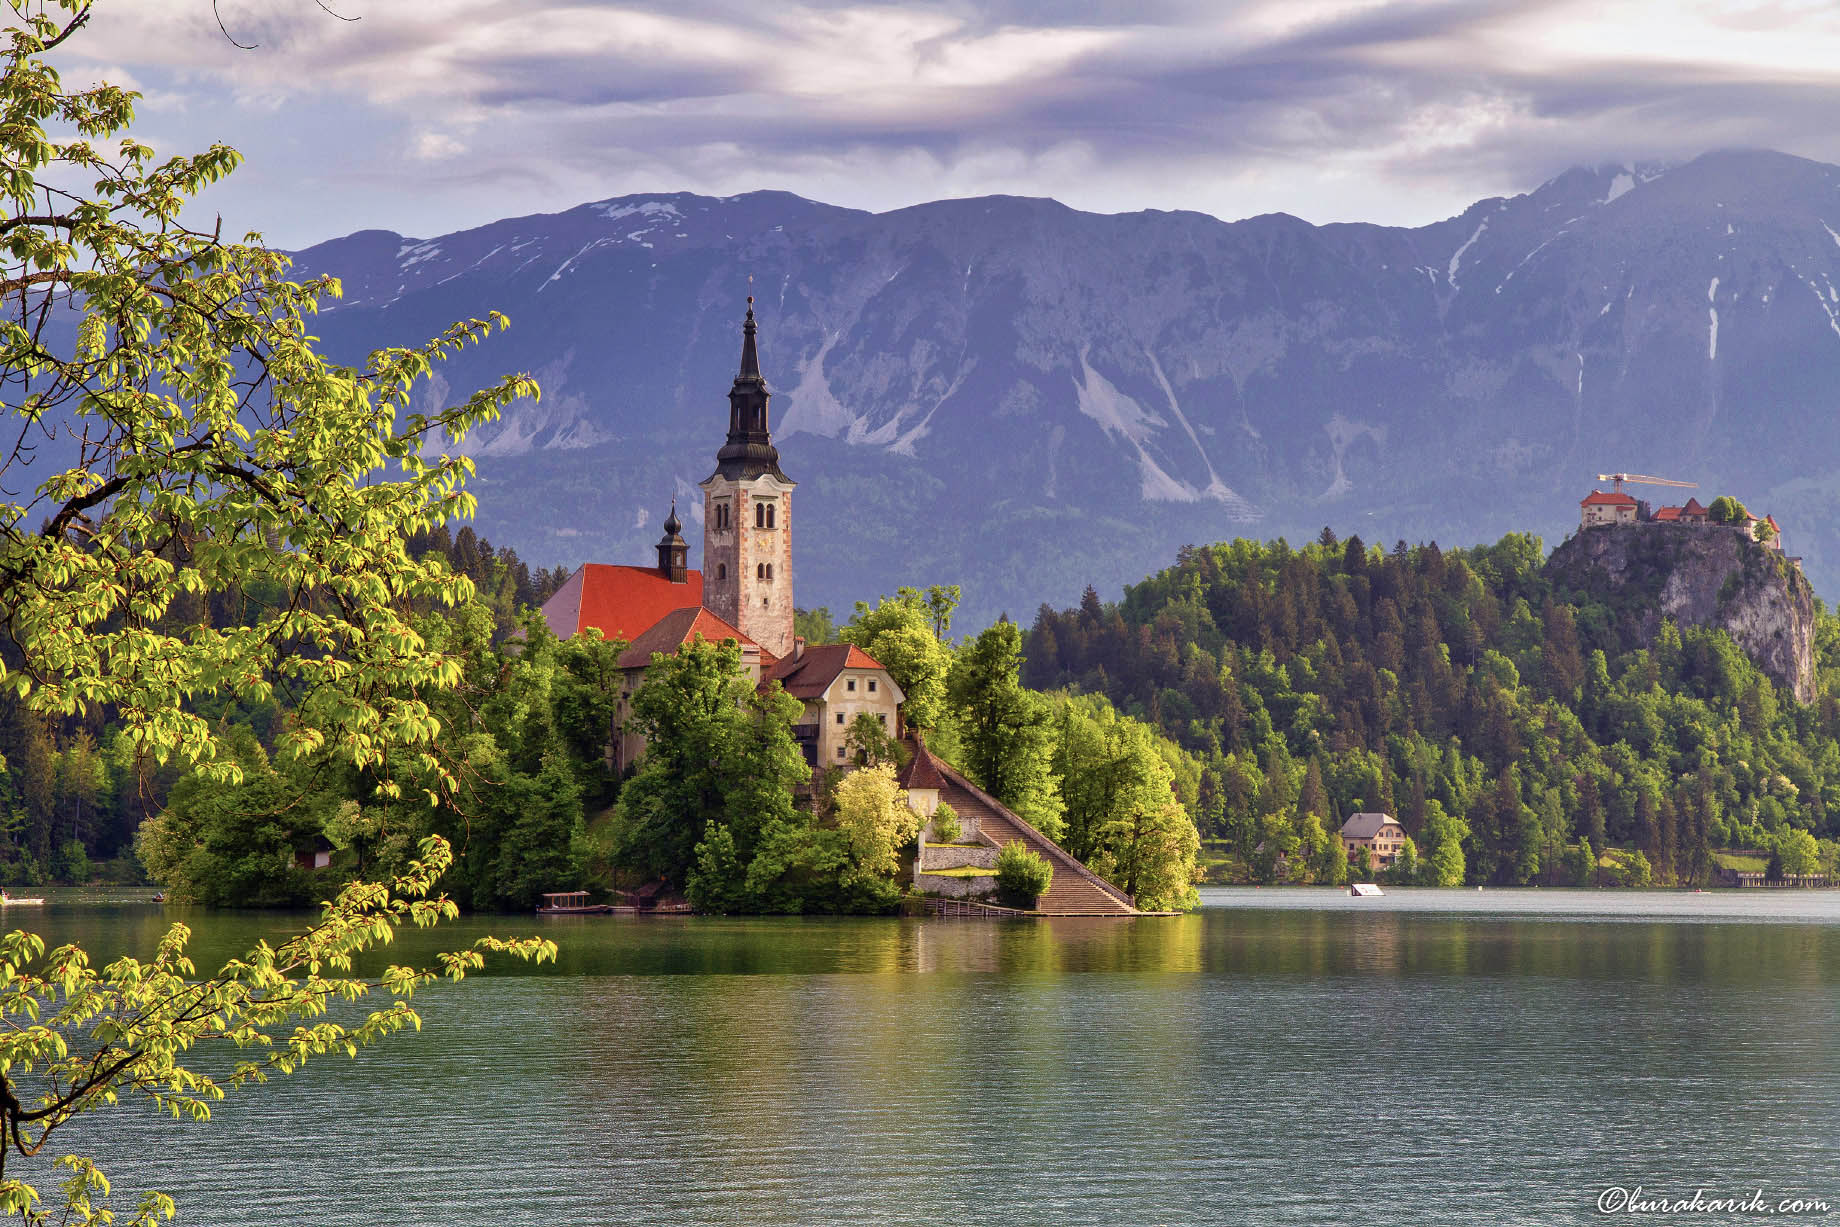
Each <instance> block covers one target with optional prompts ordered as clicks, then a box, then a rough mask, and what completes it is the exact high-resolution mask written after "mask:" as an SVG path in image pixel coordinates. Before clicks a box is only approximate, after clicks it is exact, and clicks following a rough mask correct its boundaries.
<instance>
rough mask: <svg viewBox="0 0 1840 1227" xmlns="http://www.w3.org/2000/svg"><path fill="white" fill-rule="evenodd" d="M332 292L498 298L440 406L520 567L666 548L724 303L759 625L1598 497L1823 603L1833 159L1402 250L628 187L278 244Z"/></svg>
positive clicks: (1339, 236)
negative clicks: (772, 575) (425, 230)
mask: <svg viewBox="0 0 1840 1227" xmlns="http://www.w3.org/2000/svg"><path fill="white" fill-rule="evenodd" d="M296 265H297V269H298V270H299V271H300V272H301V273H303V274H320V273H331V274H335V275H337V276H338V277H340V278H341V279H342V281H343V285H344V297H343V299H342V300H341V301H339V302H338V303H337V304H336V305H335V306H333V308H332V309H331V310H329V311H326V312H325V313H323V314H322V315H321V316H320V318H319V320H318V331H319V333H320V335H321V338H322V341H323V343H324V345H325V347H326V348H327V349H328V350H329V351H330V352H332V353H334V354H336V355H338V356H341V357H344V358H347V359H357V358H359V357H361V356H362V355H363V354H364V353H365V352H367V351H368V350H370V349H371V348H374V347H377V346H381V345H392V344H407V343H413V342H415V341H417V340H420V339H424V338H426V337H429V336H433V335H435V334H436V333H437V332H439V331H440V329H441V328H442V327H444V326H445V325H447V324H448V323H450V322H452V321H453V320H455V319H457V318H462V317H468V316H474V315H480V314H483V313H484V312H486V311H488V310H494V309H496V310H499V311H503V312H504V313H506V314H507V315H508V316H509V317H510V318H511V320H512V324H513V326H512V328H511V329H510V330H509V331H508V332H506V333H504V334H502V336H500V337H498V338H495V339H494V340H493V341H492V342H491V343H489V344H488V345H485V346H482V347H479V348H476V349H471V350H468V351H466V352H465V353H464V354H463V355H462V356H461V357H459V358H458V359H456V360H455V361H453V362H450V363H448V364H446V365H445V366H444V367H443V368H442V374H441V377H440V379H438V380H437V381H436V382H435V383H434V384H433V385H432V387H431V388H430V389H429V391H428V395H429V396H431V397H451V396H455V395H458V394H459V393H460V392H463V391H466V390H470V388H471V387H473V386H477V385H479V384H482V383H485V382H489V381H491V380H492V379H494V378H496V376H498V375H499V374H501V373H503V372H506V371H511V370H527V371H530V372H531V373H533V374H535V375H536V376H537V378H538V380H539V382H540V383H541V385H542V387H543V390H544V395H543V397H542V400H541V401H540V402H523V403H520V404H518V405H517V406H515V407H514V408H513V409H512V410H511V411H510V412H509V413H507V414H506V415H505V417H504V419H503V420H502V421H501V422H499V423H497V424H496V425H495V426H493V427H492V428H490V429H488V430H485V431H483V432H481V433H480V434H479V435H478V436H477V437H476V438H474V439H473V440H471V441H470V442H469V444H468V446H469V447H470V448H471V449H472V451H473V452H474V454H475V456H476V458H477V463H478V466H479V475H478V478H477V479H476V481H475V483H474V485H473V487H472V488H473V489H474V491H475V493H477V495H478V496H479V500H480V509H479V516H478V524H477V527H478V530H479V531H480V532H481V533H482V534H483V535H484V536H486V537H487V538H488V539H489V540H490V541H491V542H492V543H493V544H494V545H510V546H513V547H514V548H516V549H517V551H518V553H519V554H520V555H522V556H523V557H525V558H526V559H527V560H529V561H530V562H532V563H541V564H544V565H552V564H558V563H559V564H564V565H568V566H571V567H572V566H573V565H574V564H576V563H578V562H585V561H607V562H643V561H645V560H646V559H647V558H649V557H650V554H651V550H650V547H651V545H652V544H653V542H654V541H655V540H656V539H657V537H658V535H659V531H660V530H659V527H658V526H659V524H660V523H661V522H662V520H663V519H664V517H665V513H666V510H667V508H668V507H669V505H670V502H671V500H672V499H673V497H675V498H676V499H677V500H678V504H679V511H680V512H682V513H687V514H686V515H685V520H686V524H687V526H688V527H687V530H686V534H685V535H686V537H688V538H689V539H690V540H691V542H692V547H693V554H692V565H696V557H695V552H696V551H697V550H700V545H701V541H700V537H701V533H700V517H701V506H700V502H699V496H698V492H697V490H696V483H697V482H699V481H701V480H702V479H703V478H704V477H705V476H707V475H708V473H709V471H710V470H711V469H712V468H713V465H714V455H715V451H716V448H717V447H719V446H720V444H721V442H722V438H723V434H724V432H725V430H726V425H727V403H726V393H727V391H728V387H729V383H730V381H731V379H732V377H733V375H734V372H735V367H736V362H737V359H738V356H739V351H740V332H739V326H740V321H741V316H742V314H743V311H744V310H745V304H744V302H743V300H744V299H745V297H746V296H747V295H748V294H749V293H750V292H751V293H753V294H754V295H755V297H756V299H757V306H756V310H757V313H758V316H759V320H760V353H761V362H762V366H763V369H764V370H765V372H766V374H767V378H768V380H769V382H770V384H771V386H772V387H773V389H774V393H775V395H774V401H773V420H774V434H775V440H776V442H777V443H778V445H779V448H780V452H781V457H782V466H783V467H784V469H785V471H786V472H787V474H788V475H789V476H791V477H792V478H793V479H794V480H796V481H798V482H799V483H800V489H799V492H798V494H797V495H795V504H794V505H795V509H796V510H795V529H794V531H795V532H796V533H797V534H798V535H797V537H796V538H795V540H796V552H795V558H796V566H797V576H796V582H797V584H798V590H797V593H798V601H799V604H801V605H804V606H816V605H829V606H831V607H832V608H833V609H834V610H835V611H837V612H838V613H839V614H840V615H841V614H844V613H847V611H848V608H849V606H850V604H851V602H853V601H855V600H857V599H863V598H873V597H874V596H875V595H876V594H878V593H882V592H888V591H892V589H893V588H894V587H895V586H896V585H897V584H903V583H913V584H928V583H959V584H962V585H963V586H964V589H965V601H964V605H963V607H962V609H963V616H962V618H961V629H974V628H975V627H976V626H977V625H981V624H983V623H985V622H988V621H990V620H993V619H994V618H995V617H996V616H997V615H998V614H999V612H1003V611H1007V612H1009V613H1010V614H1011V615H1012V616H1015V617H1018V618H1020V619H1022V620H1023V621H1025V622H1026V621H1028V620H1029V619H1031V618H1032V617H1033V611H1034V608H1035V606H1036V605H1037V604H1038V603H1041V602H1049V603H1053V604H1056V605H1066V604H1069V603H1071V602H1073V601H1074V600H1076V599H1077V598H1078V596H1079V594H1080V591H1081V589H1082V588H1083V587H1084V586H1085V585H1087V584H1088V583H1091V584H1093V585H1095V586H1096V587H1098V588H1099V590H1100V592H1101V593H1102V594H1103V595H1106V596H1112V595H1115V594H1116V592H1117V590H1118V588H1119V587H1120V586H1121V585H1122V584H1124V583H1127V582H1130V581H1132V580H1135V579H1138V578H1141V577H1142V576H1144V575H1145V574H1147V573H1149V572H1151V571H1154V570H1156V569H1158V568H1160V567H1162V566H1164V565H1166V564H1167V563H1169V562H1170V561H1171V560H1172V559H1173V557H1174V555H1175V552H1176V551H1177V550H1178V549H1179V547H1180V546H1182V545H1183V544H1185V543H1201V542H1207V541H1214V540H1220V539H1223V538H1228V537H1233V536H1257V537H1262V538H1271V537H1276V536H1280V535H1283V536H1286V537H1288V538H1289V539H1290V540H1292V541H1294V542H1298V541H1302V540H1305V539H1308V538H1312V537H1314V536H1315V535H1316V533H1317V532H1318V530H1319V529H1320V528H1321V527H1322V526H1324V525H1329V526H1331V527H1333V528H1334V529H1335V531H1336V532H1337V533H1338V534H1340V535H1341V536H1344V537H1346V536H1348V535H1351V534H1358V535H1360V536H1361V537H1362V538H1363V539H1364V540H1366V541H1368V542H1370V543H1375V542H1377V543H1380V544H1383V545H1388V546H1390V545H1391V544H1392V543H1393V542H1394V541H1395V540H1399V539H1404V540H1408V541H1420V540H1436V541H1438V542H1439V543H1440V544H1444V545H1465V544H1471V543H1475V542H1479V541H1489V540H1494V539H1495V538H1497V537H1499V536H1500V535H1501V534H1502V533H1504V532H1509V531H1528V532H1535V533H1539V534H1541V535H1543V536H1544V537H1545V538H1546V540H1547V543H1548V545H1552V544H1556V543H1557V542H1558V541H1559V540H1560V539H1562V538H1563V537H1564V536H1565V535H1566V534H1567V533H1569V532H1570V531H1571V530H1572V529H1573V528H1574V527H1575V526H1576V523H1577V514H1578V500H1579V499H1580V498H1581V497H1582V496H1583V495H1584V494H1586V493H1588V492H1589V491H1590V490H1591V488H1592V487H1593V486H1594V485H1600V484H1603V483H1600V482H1598V481H1597V480H1596V478H1597V475H1598V474H1599V473H1609V472H1613V471H1624V472H1636V473H1648V474H1658V475H1661V476H1665V477H1669V478H1673V479H1677V480H1684V481H1692V482H1696V483H1698V487H1697V490H1696V491H1686V490H1679V489H1670V488H1661V487H1655V488H1645V487H1637V488H1632V490H1631V493H1634V494H1636V495H1637V496H1638V497H1647V498H1652V499H1654V500H1655V501H1656V502H1658V503H1659V502H1677V501H1681V496H1684V495H1685V494H1688V493H1697V494H1698V496H1699V497H1700V498H1701V500H1702V501H1703V502H1710V501H1711V499H1712V497H1713V496H1715V495H1717V494H1724V493H1728V494H1732V495H1735V496H1737V497H1738V498H1740V499H1741V500H1743V501H1744V502H1745V503H1746V504H1748V505H1749V506H1750V507H1751V508H1752V509H1754V510H1755V511H1757V513H1758V514H1764V513H1766V512H1770V513H1774V514H1775V516H1776V519H1777V521H1778V522H1779V523H1780V524H1781V525H1782V529H1783V534H1784V541H1785V545H1786V547H1787V552H1788V553H1790V554H1792V555H1799V556H1801V557H1803V558H1804V560H1805V566H1806V570H1807V573H1808V575H1809V578H1810V579H1811V580H1812V581H1813V583H1814V587H1815V589H1816V591H1817V592H1827V591H1832V590H1833V589H1834V588H1835V586H1836V584H1837V583H1840V527H1837V525H1840V516H1837V515H1836V512H1837V511H1840V425H1837V424H1836V421H1835V416H1834V407H1835V405H1836V401H1837V400H1840V397H1837V395H1836V392H1835V389H1836V388H1837V387H1840V168H1837V167H1834V166H1829V165H1825V164H1821V163H1816V162H1810V161H1805V160H1802V159H1798V158H1793V157H1789V156H1786V155H1782V154H1776V153H1768V152H1726V153H1714V154H1708V155H1706V156H1704V157H1701V158H1698V159H1696V160H1694V161H1692V162H1689V163H1686V164H1683V165H1676V166H1661V165H1644V164H1639V163H1636V164H1628V165H1607V166H1600V167H1596V168H1578V169H1574V170H1571V171H1568V172H1566V173H1565V174H1562V175H1560V176H1558V177H1557V178H1555V179H1552V180H1551V181H1549V182H1547V183H1545V184H1543V185H1541V186H1540V187H1538V188H1537V189H1535V190H1534V191H1531V192H1529V193H1527V194H1526V195H1522V196H1515V197H1512V198H1505V199H1503V198H1495V199H1489V200H1482V201H1478V202H1477V203H1476V204H1474V205H1472V206H1470V207H1469V208H1468V209H1466V210H1465V211H1464V212H1463V213H1462V214H1461V215H1459V216H1457V217H1453V218H1450V219H1448V220H1445V221H1440V222H1437V223H1435V224H1432V225H1428V226H1421V227H1416V228H1400V227H1388V226H1375V225H1361V224H1336V225H1325V226H1314V225H1310V224H1308V223H1306V222H1304V221H1301V220H1299V219H1298V218H1295V217H1291V216H1287V215H1283V214H1275V215H1267V216H1261V217H1253V218H1248V219H1246V220H1243V221H1237V222H1224V221H1221V220H1218V219H1216V218H1213V217H1210V216H1206V215H1203V214H1200V213H1188V212H1155V211H1151V212H1141V213H1131V214H1120V215H1099V214H1092V213H1082V212H1079V211H1076V210H1074V209H1070V208H1067V207H1065V206H1063V205H1060V204H1058V203H1056V202H1054V201H1051V200H1040V199H1025V198H1017V197H984V198H976V199H957V200H940V201H935V202H932V203H929V204H923V205H917V206H914V207H912V208H907V209H900V210H895V211H892V212H887V213H875V214H871V213H865V212H860V211H856V210H851V209H844V208H838V207H834V206H830V205H825V204H820V203H816V202H813V201H809V200H805V199H802V198H799V197H797V196H793V195H789V194H786V193H782V192H771V191H762V192H753V193H749V194H746V195H741V196H732V197H725V198H712V197H705V196H694V195H685V194H675V195H669V194H667V195H646V196H627V197H621V198H618V199H614V200H606V201H600V202H596V203H593V204H586V205H581V206H579V207H577V208H573V209H569V210H568V211H566V212H562V213H547V214H546V213H533V214H531V215H529V216H525V217H518V218H511V219H506V220H503V221H498V222H493V223H491V224H489V225H486V226H481V227H479V228H477V229H473V230H467V231H463V232H460V233H456V234H449V235H442V236H440V237H437V238H430V239H418V238H409V237H404V236H401V235H397V234H393V233H388V232H383V231H363V232H360V233H356V234H352V235H348V236H346V237H344V238H339V239H334V240H331V241H329V242H326V243H322V244H319V245H318V246H315V247H312V248H310V249H308V250H306V251H303V252H299V253H297V254H296Z"/></svg>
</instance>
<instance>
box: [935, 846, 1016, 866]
mask: <svg viewBox="0 0 1840 1227" xmlns="http://www.w3.org/2000/svg"><path fill="white" fill-rule="evenodd" d="M920 864H921V867H922V869H923V870H926V869H963V868H965V867H966V866H976V867H977V868H979V869H995V868H996V867H997V850H996V849H995V848H993V847H991V846H990V845H989V844H978V845H975V846H969V845H959V844H926V845H924V846H922V847H921V849H920Z"/></svg>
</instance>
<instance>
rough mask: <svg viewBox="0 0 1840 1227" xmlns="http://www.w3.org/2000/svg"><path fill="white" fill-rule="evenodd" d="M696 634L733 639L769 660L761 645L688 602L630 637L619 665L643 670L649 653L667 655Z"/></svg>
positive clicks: (718, 639) (718, 640) (713, 640)
mask: <svg viewBox="0 0 1840 1227" xmlns="http://www.w3.org/2000/svg"><path fill="white" fill-rule="evenodd" d="M698 636H701V637H702V638H703V639H705V640H707V641H708V642H710V643H721V642H722V641H723V640H724V639H733V640H734V641H735V642H737V643H739V644H740V645H741V646H742V647H744V648H756V649H758V650H759V651H760V653H761V655H762V657H763V658H764V660H763V663H764V661H765V660H771V659H772V657H771V655H770V654H768V653H767V651H766V649H765V648H761V647H760V646H759V645H758V644H756V643H755V642H754V641H753V640H752V639H749V638H748V637H747V636H746V635H744V634H742V633H741V632H740V631H738V630H736V629H735V628H734V627H732V626H730V625H729V624H728V623H727V622H725V621H723V620H722V619H721V618H718V617H716V615H714V614H712V613H710V612H709V611H708V610H707V609H704V608H703V607H702V606H701V605H690V606H687V607H685V608H683V609H673V610H672V611H671V612H670V613H668V614H666V615H665V616H664V617H662V618H660V619H658V621H657V622H655V623H653V624H652V625H651V626H650V627H648V628H647V629H646V630H645V632H644V633H643V634H641V635H640V636H639V637H638V638H637V639H634V640H633V641H632V646H631V647H629V648H627V649H626V650H625V651H624V652H622V653H620V668H622V669H643V668H645V667H646V666H647V665H649V664H651V663H652V654H653V653H655V652H662V653H664V654H665V655H667V656H668V655H670V654H671V653H673V652H675V651H677V649H679V648H681V647H683V646H684V645H685V644H686V643H689V642H690V641H691V640H693V639H695V638H697V637H698Z"/></svg>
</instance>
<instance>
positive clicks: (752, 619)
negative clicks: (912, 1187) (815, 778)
mask: <svg viewBox="0 0 1840 1227" xmlns="http://www.w3.org/2000/svg"><path fill="white" fill-rule="evenodd" d="M755 336H756V326H755V323H754V300H753V299H752V298H749V299H748V312H747V319H746V322H745V323H744V324H743V326H742V345H741V373H740V374H739V375H738V376H736V378H735V384H734V387H733V389H732V390H731V391H730V392H729V394H728V400H729V421H728V440H727V442H726V443H724V444H723V446H722V449H721V450H720V451H719V452H717V453H716V471H715V472H714V473H713V474H711V475H710V476H709V478H708V479H706V480H705V481H704V482H703V483H702V486H701V489H702V491H703V559H704V569H703V570H700V571H699V570H693V569H692V568H691V567H690V566H689V565H688V556H689V551H690V547H689V544H688V543H687V542H686V541H685V540H684V538H683V536H682V535H681V534H682V531H683V524H682V523H681V522H680V521H679V520H678V518H677V505H676V504H675V503H673V504H672V506H671V513H670V515H669V517H668V518H666V520H665V522H664V537H663V538H662V539H661V540H660V541H659V542H658V547H657V548H658V560H657V562H656V564H655V565H653V566H649V567H639V566H622V565H615V564H609V563H598V562H591V563H586V564H584V565H583V566H581V567H578V568H577V569H576V571H575V574H573V575H571V576H570V577H569V578H568V582H566V583H565V584H563V586H562V587H561V588H559V589H558V590H557V591H556V594H555V595H554V596H552V597H551V598H550V599H549V600H548V601H546V602H544V605H543V611H542V612H543V617H544V619H545V621H547V622H548V623H549V627H550V629H551V630H552V631H554V632H555V633H556V635H557V636H558V637H560V638H563V639H567V638H569V637H570V636H572V635H577V634H580V633H581V632H583V631H586V630H589V629H593V630H597V631H599V632H600V633H601V635H602V637H604V638H606V639H613V640H621V641H624V642H625V643H626V644H627V647H626V649H625V651H624V652H622V653H621V655H620V659H619V667H620V670H621V672H622V673H623V674H624V675H625V676H624V680H623V682H622V686H621V690H622V696H623V697H622V701H621V704H620V709H619V713H618V715H617V716H616V720H617V721H618V723H619V725H620V728H619V729H618V730H614V733H615V735H614V736H613V745H612V755H613V763H614V767H615V769H616V770H623V769H625V768H626V767H629V766H631V765H632V764H633V763H634V762H636V761H637V760H638V758H639V757H640V756H641V755H642V754H644V752H645V740H644V738H642V737H640V736H639V735H638V734H636V733H632V732H628V731H626V727H625V726H626V723H627V718H628V716H629V715H630V710H629V708H628V706H627V703H626V699H625V697H626V696H630V695H631V694H632V693H633V691H635V690H636V689H638V686H639V684H640V682H641V681H642V680H643V679H644V673H645V670H646V669H647V668H648V667H649V666H650V665H651V663H652V661H653V659H654V657H655V656H657V655H658V654H661V653H662V654H670V653H675V652H676V651H678V650H679V649H680V648H682V647H683V646H684V645H686V644H689V643H693V642H695V641H696V640H698V639H703V640H706V641H708V642H710V643H720V642H723V641H724V640H733V641H734V642H735V643H737V644H738V645H739V646H740V648H741V663H742V667H743V668H744V669H746V670H747V673H748V676H749V677H751V678H752V679H754V681H755V683H756V684H757V685H759V686H762V687H766V686H771V685H775V684H777V685H779V686H781V687H783V688H784V689H785V691H786V693H787V694H790V695H791V696H792V697H793V698H796V699H798V700H799V701H800V702H801V703H803V704H804V708H803V710H802V711H801V713H800V715H799V717H798V718H797V719H796V720H795V721H794V723H793V733H794V735H795V736H796V737H797V738H798V740H799V743H800V745H801V747H802V748H803V749H804V752H805V759H806V761H807V762H808V763H810V764H811V765H812V766H814V767H817V766H843V767H848V766H849V750H848V747H847V746H846V745H845V741H846V738H847V736H848V733H849V728H850V725H851V723H852V722H853V721H855V720H856V719H857V718H858V717H859V716H867V717H869V718H870V719H872V720H874V721H875V722H876V723H878V724H879V725H880V726H881V727H882V728H884V729H886V730H887V732H888V735H889V736H890V737H899V736H900V735H901V732H902V729H901V727H900V706H901V703H902V701H903V700H904V699H905V698H906V697H907V696H906V695H904V694H903V693H902V692H901V688H900V687H899V686H897V685H896V684H895V681H894V678H893V677H891V676H890V675H889V673H888V670H887V669H885V668H883V667H882V666H881V664H880V663H878V662H877V661H876V660H875V659H874V658H873V657H871V656H869V654H868V653H866V652H864V651H863V650H862V649H861V648H858V647H853V646H851V645H849V644H825V645H822V646H818V647H807V646H806V645H805V641H804V640H803V639H800V638H798V637H797V636H796V635H795V634H794V633H793V603H792V490H793V488H794V486H795V485H796V483H795V482H793V481H792V479H791V478H789V477H787V476H786V475H785V473H784V472H783V471H782V470H781V469H780V465H779V449H778V448H776V447H775V446H774V445H773V436H772V432H771V428H770V423H769V415H768V405H769V401H770V399H771V394H770V393H769V392H768V390H767V381H766V379H765V378H764V377H763V376H762V375H761V373H760V358H759V351H758V347H757V342H756V340H755Z"/></svg>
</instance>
